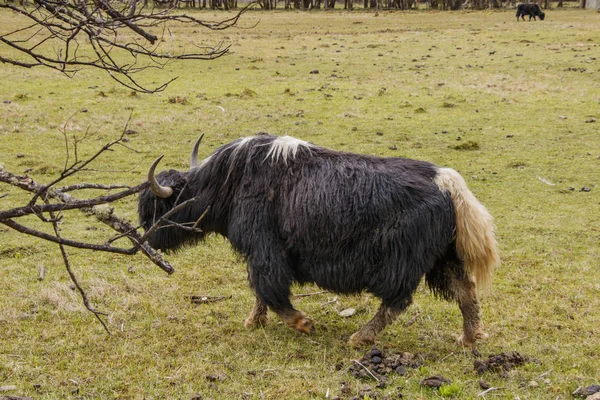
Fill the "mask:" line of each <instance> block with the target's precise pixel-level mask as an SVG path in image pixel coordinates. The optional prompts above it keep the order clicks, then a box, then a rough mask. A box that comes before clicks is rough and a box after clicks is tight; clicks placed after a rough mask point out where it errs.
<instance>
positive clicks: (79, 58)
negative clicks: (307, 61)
mask: <svg viewBox="0 0 600 400" xmlns="http://www.w3.org/2000/svg"><path fill="white" fill-rule="evenodd" d="M139 4H142V3H140V2H139V0H132V1H126V2H121V1H118V0H33V6H32V5H31V4H28V3H27V2H21V4H20V5H19V4H17V1H11V0H0V9H1V8H5V9H8V10H12V11H14V12H15V13H16V14H17V15H18V16H20V17H21V18H20V20H22V21H23V23H22V26H20V27H19V28H17V29H14V30H11V31H4V30H3V29H2V27H0V45H2V44H3V45H5V46H7V47H8V48H11V49H12V50H13V52H11V53H7V52H5V51H2V52H1V53H2V55H0V62H2V63H7V64H12V65H15V66H19V67H25V68H33V67H38V66H44V67H48V68H52V69H55V70H57V71H60V72H62V73H63V74H65V75H67V76H69V77H72V76H74V75H75V74H76V73H77V72H78V71H79V70H81V69H82V68H95V69H101V70H104V71H106V72H107V73H108V74H109V75H110V77H111V78H113V79H114V80H116V81H117V82H119V83H120V84H121V85H124V86H126V87H128V88H130V89H132V90H135V91H138V92H144V93H154V92H160V91H162V90H164V89H165V88H166V87H167V85H168V84H169V83H171V82H172V81H173V80H175V79H176V78H172V79H170V80H168V81H167V82H164V83H162V84H159V85H158V86H156V87H154V88H148V87H146V86H145V85H144V84H142V83H139V82H138V81H137V80H136V79H135V78H134V77H133V75H134V74H135V73H137V72H140V71H143V70H145V69H147V68H163V67H164V66H165V65H166V64H167V63H169V62H171V61H174V60H213V59H216V58H219V57H221V56H223V55H225V54H227V53H228V52H229V50H230V48H229V46H225V45H224V44H223V43H218V44H217V45H216V46H214V47H210V46H200V45H196V44H193V46H194V48H195V49H197V51H192V52H188V51H184V52H182V53H175V52H173V46H172V45H170V44H169V41H168V40H165V39H167V37H166V35H167V34H169V33H170V30H169V25H170V24H178V25H194V26H201V27H203V28H206V29H210V30H223V29H228V28H231V27H233V26H234V25H236V24H237V23H238V21H239V19H240V17H241V16H242V15H243V14H244V13H245V12H246V11H247V10H249V9H250V8H251V7H253V6H254V4H255V3H254V2H253V3H250V4H249V5H247V6H246V7H244V8H242V9H241V10H239V11H238V12H237V13H236V14H235V15H234V16H233V17H231V18H227V19H224V20H221V21H203V20H199V19H197V18H194V17H191V16H189V15H185V14H178V13H176V12H174V10H173V9H167V10H164V9H163V10H159V9H156V8H147V7H146V6H145V5H144V4H145V3H144V4H142V5H141V7H139V8H138V7H137V5H139ZM157 31H158V32H157ZM131 34H133V38H132V39H129V38H128V37H129V36H130V35H131ZM126 38H127V39H126ZM162 42H165V43H162ZM0 49H1V46H0ZM7 54H11V55H7ZM12 54H17V55H16V56H14V55H12Z"/></svg>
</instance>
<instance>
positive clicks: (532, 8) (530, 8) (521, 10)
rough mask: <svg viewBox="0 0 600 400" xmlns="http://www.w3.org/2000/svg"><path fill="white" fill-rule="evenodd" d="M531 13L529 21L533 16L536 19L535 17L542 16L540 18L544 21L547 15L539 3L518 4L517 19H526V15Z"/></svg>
mask: <svg viewBox="0 0 600 400" xmlns="http://www.w3.org/2000/svg"><path fill="white" fill-rule="evenodd" d="M526 15H529V21H531V18H533V20H534V21H535V17H540V20H541V21H543V20H544V18H545V17H546V14H544V12H543V11H542V9H541V8H540V6H539V5H537V4H518V5H517V21H518V20H519V17H521V18H522V19H523V21H525V16H526Z"/></svg>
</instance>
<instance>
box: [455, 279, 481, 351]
mask: <svg viewBox="0 0 600 400" xmlns="http://www.w3.org/2000/svg"><path fill="white" fill-rule="evenodd" d="M449 288H450V291H451V292H452V296H453V297H454V299H455V300H456V301H457V302H458V307H459V308H460V311H461V313H462V316H463V334H462V335H460V336H459V337H458V339H457V341H458V343H459V344H461V345H463V346H473V344H474V343H475V341H476V340H477V339H487V338H488V336H489V335H488V334H487V333H485V332H483V330H482V327H481V307H480V305H479V299H478V298H477V288H476V286H475V280H474V279H473V278H472V277H470V276H463V277H460V278H459V277H456V276H451V278H450V285H449Z"/></svg>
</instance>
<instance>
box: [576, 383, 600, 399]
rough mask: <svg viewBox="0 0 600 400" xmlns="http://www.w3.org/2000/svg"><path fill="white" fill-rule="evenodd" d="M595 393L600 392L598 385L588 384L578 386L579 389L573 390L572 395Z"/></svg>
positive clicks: (582, 395) (585, 395) (590, 394)
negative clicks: (586, 385) (583, 386)
mask: <svg viewBox="0 0 600 400" xmlns="http://www.w3.org/2000/svg"><path fill="white" fill-rule="evenodd" d="M597 393H600V385H590V386H588V387H586V388H581V387H580V388H579V389H577V390H576V391H574V392H573V396H579V397H588V396H592V395H594V394H597ZM586 400H587V399H586Z"/></svg>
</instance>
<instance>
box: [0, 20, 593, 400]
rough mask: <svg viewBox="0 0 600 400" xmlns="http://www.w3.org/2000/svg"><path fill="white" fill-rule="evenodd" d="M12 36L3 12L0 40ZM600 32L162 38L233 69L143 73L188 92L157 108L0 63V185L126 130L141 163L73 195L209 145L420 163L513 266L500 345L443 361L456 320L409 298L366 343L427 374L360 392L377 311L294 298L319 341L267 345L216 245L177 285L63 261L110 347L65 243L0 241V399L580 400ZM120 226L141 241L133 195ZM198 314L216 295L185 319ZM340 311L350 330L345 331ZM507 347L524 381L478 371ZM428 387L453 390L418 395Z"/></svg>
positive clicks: (496, 325) (187, 255) (93, 79)
mask: <svg viewBox="0 0 600 400" xmlns="http://www.w3.org/2000/svg"><path fill="white" fill-rule="evenodd" d="M224 15H227V14H222V13H212V12H205V13H201V12H198V16H199V17H202V18H222V17H223V16H224ZM257 22H258V25H257V26H255V27H252V26H253V25H254V24H255V23H257ZM17 23H18V22H17V19H16V16H15V15H12V14H8V13H4V12H3V13H0V26H3V27H6V26H16V25H15V24H17ZM599 26H600V13H596V12H592V11H589V10H588V11H583V10H561V11H559V10H549V11H548V12H547V14H546V21H543V22H539V21H538V22H533V21H532V22H531V23H528V22H519V23H517V22H516V21H515V16H514V11H512V10H507V11H499V12H455V13H454V12H453V13H450V12H379V13H373V12H351V13H348V12H295V11H290V12H283V11H277V12H272V13H262V12H250V13H248V14H247V15H246V16H245V17H244V18H243V20H242V21H241V23H240V26H239V27H238V28H234V29H230V30H227V31H224V32H207V31H206V30H204V29H201V28H185V29H178V28H176V27H175V28H173V37H174V39H175V43H176V46H184V47H188V46H190V45H188V44H187V43H188V39H191V38H193V39H195V40H199V41H200V42H201V43H204V44H215V43H217V42H219V41H223V42H224V43H226V44H231V45H232V51H233V53H232V54H231V55H229V56H227V57H224V58H221V59H218V60H215V61H211V62H190V63H178V64H170V65H168V66H167V67H166V68H164V69H163V70H149V71H146V72H144V73H143V75H141V76H140V78H139V79H140V80H142V81H143V82H148V83H152V82H156V83H160V82H163V81H166V80H168V79H169V78H170V77H174V76H178V77H179V78H178V79H177V80H176V81H175V82H174V83H172V84H171V85H170V86H169V88H168V89H167V90H166V91H165V92H163V93H158V94H154V95H141V94H137V95H136V94H134V93H131V91H129V90H127V89H125V88H123V87H121V86H119V85H118V84H117V83H115V82H114V81H112V80H111V79H110V78H109V77H108V76H107V75H104V74H102V73H100V72H95V71H82V72H80V73H79V74H78V75H77V76H76V77H75V78H74V79H68V78H66V77H63V76H62V75H59V74H57V73H55V72H52V71H48V70H41V69H32V70H26V69H19V68H16V67H12V66H8V65H1V66H0V68H1V71H2V75H3V80H2V84H1V85H0V115H1V116H2V117H1V118H0V163H3V164H4V165H5V166H6V168H7V169H8V170H9V171H12V172H15V173H23V172H24V171H26V170H27V171H29V172H28V174H29V175H30V176H31V177H33V178H34V179H35V180H37V181H38V182H40V183H44V182H48V181H50V180H51V179H53V177H55V176H56V175H57V174H58V173H60V171H61V169H62V167H63V165H64V162H65V146H64V138H63V134H62V132H63V131H64V132H67V134H68V136H69V137H73V136H76V137H82V136H83V135H84V134H86V133H87V139H86V140H85V142H83V143H82V144H81V146H80V149H79V152H80V156H82V157H85V156H88V155H90V154H91V153H92V152H93V151H95V150H97V149H99V148H100V147H101V146H102V145H103V144H104V143H107V142H109V141H111V140H113V139H114V138H116V137H118V135H119V134H120V133H121V132H122V131H123V129H124V128H125V124H126V121H127V119H128V118H129V115H130V114H131V116H132V120H131V123H130V125H129V126H128V129H130V134H128V135H127V138H128V139H129V143H128V145H129V146H131V147H132V148H134V149H136V150H138V151H139V152H132V151H129V150H127V149H125V148H119V149H118V150H117V151H115V152H111V153H109V154H107V155H106V156H105V157H104V158H103V159H102V161H101V162H99V163H97V164H95V166H94V171H89V172H85V173H83V174H82V175H81V176H79V177H78V178H77V180H78V181H88V182H99V183H124V184H131V185H134V184H138V183H140V182H142V181H143V180H144V176H145V173H146V170H147V167H148V165H149V164H150V162H151V161H152V160H153V159H155V158H156V157H157V156H158V155H160V154H165V158H164V160H163V162H162V167H163V168H176V169H185V168H187V167H188V165H189V164H188V162H189V156H188V155H189V152H190V150H191V146H192V144H193V142H194V141H195V139H196V138H197V137H198V136H199V135H200V134H201V133H205V134H206V136H205V140H204V144H203V146H202V147H201V149H200V153H201V156H202V157H204V156H206V155H208V154H209V153H210V152H211V151H212V150H213V149H214V148H216V147H217V146H219V145H220V144H222V143H226V142H229V141H231V140H233V139H236V138H239V137H242V136H247V135H252V134H255V133H257V132H259V131H267V132H269V133H273V134H288V135H292V136H296V137H298V138H301V139H304V140H308V141H310V142H313V143H315V144H318V145H322V146H326V147H331V148H334V149H338V150H344V151H352V152H358V153H365V154H374V155H382V156H405V157H410V158H417V159H422V160H428V161H431V162H434V163H436V164H438V165H443V166H448V167H452V168H454V169H456V170H458V171H460V172H461V174H462V175H463V176H464V177H465V179H466V180H467V182H468V184H469V186H470V188H471V190H472V191H473V192H474V193H475V195H476V196H477V197H478V198H479V199H480V200H481V201H482V202H483V203H484V204H486V206H487V207H488V208H489V210H490V211H491V213H492V214H493V215H494V216H495V218H496V224H497V231H498V232H497V235H498V241H499V245H500V251H501V257H502V266H501V267H500V268H499V269H498V270H497V272H496V274H495V277H494V283H493V290H492V293H491V294H490V295H488V296H487V297H486V298H485V299H484V300H483V313H484V323H485V327H486V331H487V332H488V333H489V334H490V338H489V339H488V340H487V341H485V342H481V343H479V344H478V347H477V349H478V351H479V352H480V354H481V356H480V357H477V356H475V355H473V354H472V353H471V351H470V350H466V349H463V348H460V347H457V346H456V345H455V343H454V335H455V334H458V333H459V331H460V330H461V324H462V319H461V317H460V312H459V310H458V307H457V306H456V305H455V304H451V303H446V302H443V301H440V300H438V299H436V298H434V297H433V296H432V295H431V294H430V293H429V292H428V290H427V289H426V288H425V287H423V286H421V287H420V288H419V290H418V293H417V294H416V297H415V302H414V304H413V305H412V306H411V307H410V308H409V309H408V311H407V312H406V313H405V314H404V315H402V316H401V317H400V318H398V320H397V321H396V323H395V324H394V325H392V326H390V327H388V329H387V330H385V331H384V332H383V334H382V335H381V336H380V338H379V340H378V342H377V346H378V347H379V348H380V349H382V350H384V351H385V352H388V353H402V352H410V353H413V354H415V355H416V356H415V357H417V358H418V359H420V360H421V366H420V367H418V368H415V369H409V370H408V374H407V375H405V376H400V375H398V374H390V375H389V380H388V381H387V385H386V387H384V388H376V387H375V386H376V382H375V381H374V380H373V379H371V378H369V377H367V378H361V379H358V378H356V377H354V376H352V375H351V374H350V373H349V368H350V367H352V366H353V365H354V362H353V360H358V359H360V357H362V356H363V355H364V354H365V353H366V352H367V351H368V350H369V348H368V347H367V348H362V349H354V348H350V347H348V346H347V344H346V341H347V339H348V337H349V336H350V335H351V334H352V333H353V332H354V331H356V330H357V329H358V328H359V327H360V326H361V325H362V324H364V323H365V322H366V321H367V320H368V319H370V318H371V316H372V315H373V314H374V312H375V311H376V309H377V307H378V306H379V304H378V301H377V299H375V298H373V297H372V296H371V295H368V294H364V295H361V296H350V297H347V296H339V298H338V301H337V302H331V303H330V304H325V303H328V301H330V300H332V299H333V298H334V294H331V293H324V294H320V295H314V296H309V297H303V298H297V299H295V300H294V303H295V304H296V305H297V307H298V308H300V309H302V310H303V311H305V312H307V313H308V314H309V315H310V316H312V317H313V319H314V320H315V322H316V328H317V334H316V335H315V336H312V337H306V336H302V335H300V334H297V333H296V332H294V331H292V330H290V329H288V328H286V327H284V326H283V325H282V324H281V323H280V322H279V320H278V319H277V318H276V316H275V315H274V314H271V313H270V314H269V317H270V321H271V323H270V324H269V325H267V326H266V327H264V328H261V329H255V330H247V329H245V328H244V326H243V321H244V319H245V318H246V317H247V315H248V313H249V312H250V310H251V308H252V306H253V303H254V300H253V294H252V293H251V291H250V290H249V288H248V284H247V280H246V270H245V266H244V264H243V263H242V262H241V261H240V260H239V259H238V258H237V257H236V256H235V255H234V254H233V252H232V251H231V250H230V248H229V245H228V243H227V242H226V241H225V240H224V239H222V238H219V237H212V238H210V239H209V240H208V241H207V242H206V243H205V244H204V245H202V246H199V247H195V248H191V249H187V250H185V251H183V252H181V253H178V254H175V255H169V256H168V258H169V260H170V261H171V262H172V263H173V264H174V266H175V268H176V270H177V271H176V273H175V274H173V275H171V276H167V275H166V274H165V273H163V272H162V271H161V270H159V269H158V268H156V267H155V266H154V265H153V264H151V263H150V262H149V261H148V260H147V259H145V258H144V257H142V256H133V257H125V256H118V255H111V254H106V253H91V252H85V251H81V250H70V252H69V254H70V256H71V262H72V264H73V266H74V270H75V272H76V274H77V275H78V276H79V278H80V281H81V283H82V285H83V286H84V288H85V289H86V291H87V292H88V294H89V296H90V298H91V300H92V302H93V304H94V306H96V307H97V308H98V309H100V310H102V311H105V312H107V313H108V317H107V323H108V325H109V328H110V329H111V331H112V333H113V334H112V335H110V336H109V335H107V334H106V333H105V332H104V330H103V329H102V327H101V325H100V324H99V323H97V321H96V320H95V319H94V317H93V316H92V315H91V314H90V313H89V312H87V311H86V310H85V309H84V307H83V305H82V303H81V300H80V298H79V297H78V294H77V293H76V292H74V291H73V290H72V289H71V288H70V281H69V278H68V275H67V273H66V272H65V270H64V266H63V264H62V260H61V258H60V253H59V251H58V249H57V248H56V246H54V245H50V244H49V243H46V242H43V241H41V240H36V239H34V238H31V237H27V236H23V235H20V234H17V233H15V232H14V231H11V230H9V229H8V228H6V227H2V226H0V282H1V284H0V386H14V387H16V388H14V389H12V390H9V391H6V392H5V393H3V392H0V398H1V397H2V396H3V395H5V394H6V395H11V396H18V395H22V396H30V397H32V398H36V399H38V398H39V399H62V398H86V399H88V398H89V399H99V398H102V399H112V398H122V399H142V398H144V399H191V398H203V399H309V398H314V399H319V398H321V399H322V398H326V397H327V396H328V397H329V398H332V397H334V396H340V398H342V399H351V398H353V397H355V396H359V395H360V396H364V395H365V394H366V396H367V397H365V398H368V399H374V398H379V399H383V398H386V396H387V398H390V399H394V398H400V395H403V396H404V397H403V398H406V399H430V398H431V399H434V398H460V399H475V398H478V397H477V396H478V394H479V393H481V392H482V391H483V389H482V388H481V387H480V385H479V381H480V379H483V380H485V381H486V382H488V383H489V384H490V385H491V386H493V387H496V388H500V390H495V391H491V392H488V394H486V396H485V397H486V398H488V399H570V398H572V396H571V393H572V392H573V391H574V390H575V389H576V388H577V387H579V386H584V387H585V386H588V385H591V384H594V383H596V384H599V383H600V363H599V362H598V360H599V359H600V312H599V310H600V244H599V243H600V185H599V179H600V132H599V129H598V128H599V127H600V121H598V122H592V121H594V120H595V119H600V29H598V27H599ZM246 28H248V29H246ZM0 51H1V52H6V51H8V50H7V49H6V48H4V47H0ZM315 71H318V73H316V72H315ZM311 72H312V73H311ZM583 188H587V189H591V190H589V191H585V190H584V191H582V189H583ZM587 189H586V190H587ZM4 193H8V194H9V195H8V196H7V197H3V198H0V210H5V209H9V208H12V207H16V206H17V205H22V204H23V203H24V202H25V201H27V197H26V196H24V195H23V194H21V193H19V192H18V191H17V190H15V189H12V188H11V187H9V186H8V185H4V184H0V195H2V194H4ZM115 207H116V211H117V213H118V214H119V215H121V216H124V217H127V218H129V219H131V220H134V221H135V218H136V217H135V209H136V204H135V199H129V200H126V201H123V202H121V203H119V204H116V205H115ZM20 222H27V223H32V224H34V223H35V222H34V221H33V220H31V219H24V220H23V221H20ZM63 235H64V236H66V237H71V238H75V239H80V240H87V241H94V240H95V241H100V240H102V238H106V237H108V235H110V232H109V231H108V229H107V228H105V227H103V226H102V225H99V224H97V223H96V222H95V221H94V220H93V219H92V218H90V217H84V216H79V215H77V214H73V215H72V216H71V217H69V218H68V219H67V221H65V224H64V226H63ZM40 265H43V266H44V267H45V268H46V271H47V272H46V277H45V279H44V280H42V281H38V280H37V277H38V268H39V266H40ZM317 290H319V289H318V288H317V287H312V286H304V287H295V288H294V293H296V294H298V293H312V292H316V291H317ZM191 295H211V296H226V297H228V298H227V299H226V300H224V301H221V302H216V303H211V304H203V305H194V304H191V303H190V301H189V296H191ZM349 307H353V308H355V309H356V310H357V312H356V314H354V315H352V316H351V317H341V316H339V315H338V312H339V311H341V310H343V309H346V308H349ZM509 351H516V352H519V353H520V354H522V355H525V356H528V357H530V358H532V359H536V360H537V361H532V362H528V363H526V364H525V365H522V366H519V367H516V368H513V369H511V370H509V371H508V372H506V373H500V372H493V371H492V372H485V373H484V374H483V375H478V374H477V373H476V372H475V371H474V360H476V359H477V358H479V359H484V358H487V356H488V355H490V354H499V353H502V352H509ZM432 375H442V376H444V377H446V378H448V379H449V380H450V381H451V382H452V383H451V384H449V385H447V386H445V387H443V388H442V389H440V390H439V391H438V390H435V389H431V388H427V387H423V386H421V385H419V382H420V381H421V380H422V379H423V378H426V377H429V376H432ZM342 382H344V384H342ZM342 386H343V387H344V389H342ZM369 389H371V390H370V391H369ZM196 395H200V396H201V397H193V396H196ZM479 398H481V397H479Z"/></svg>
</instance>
